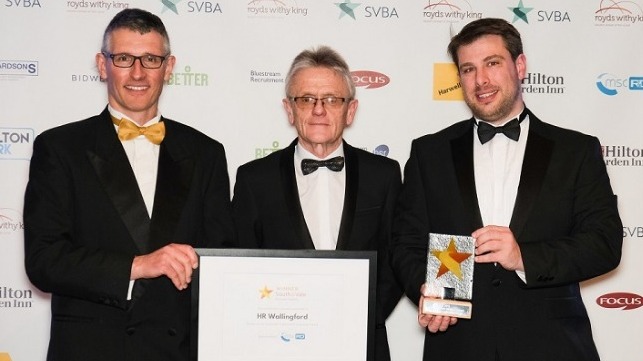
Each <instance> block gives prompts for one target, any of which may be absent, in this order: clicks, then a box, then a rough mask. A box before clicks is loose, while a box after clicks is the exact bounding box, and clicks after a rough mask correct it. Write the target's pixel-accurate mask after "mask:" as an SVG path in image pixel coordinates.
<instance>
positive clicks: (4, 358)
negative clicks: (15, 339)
mask: <svg viewBox="0 0 643 361" xmlns="http://www.w3.org/2000/svg"><path fill="white" fill-rule="evenodd" d="M0 361H11V356H10V355H9V353H7V352H0Z"/></svg>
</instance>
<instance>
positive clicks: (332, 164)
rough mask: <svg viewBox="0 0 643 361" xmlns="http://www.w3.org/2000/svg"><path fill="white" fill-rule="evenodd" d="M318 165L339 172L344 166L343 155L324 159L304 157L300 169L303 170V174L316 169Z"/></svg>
mask: <svg viewBox="0 0 643 361" xmlns="http://www.w3.org/2000/svg"><path fill="white" fill-rule="evenodd" d="M319 167H326V168H328V169H330V170H332V171H334V172H339V171H340V170H342V169H343V168H344V157H335V158H330V159H326V160H315V159H304V160H302V161H301V171H302V172H304V175H308V174H310V173H312V172H314V171H316V170H317V169H318V168H319Z"/></svg>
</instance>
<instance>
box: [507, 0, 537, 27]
mask: <svg viewBox="0 0 643 361" xmlns="http://www.w3.org/2000/svg"><path fill="white" fill-rule="evenodd" d="M508 9H509V10H510V11H511V13H512V14H513V15H514V17H513V20H512V21H511V22H512V23H515V22H516V21H518V20H522V21H524V22H526V23H527V24H529V19H528V18H527V14H529V12H530V11H532V10H533V9H534V8H528V7H525V5H523V3H522V0H520V1H519V2H518V5H516V6H515V7H509V8H508Z"/></svg>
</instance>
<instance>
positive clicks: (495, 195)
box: [391, 19, 622, 361]
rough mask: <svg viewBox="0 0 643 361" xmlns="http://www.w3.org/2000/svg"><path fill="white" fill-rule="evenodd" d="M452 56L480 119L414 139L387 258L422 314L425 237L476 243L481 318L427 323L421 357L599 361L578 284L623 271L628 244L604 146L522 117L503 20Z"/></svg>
mask: <svg viewBox="0 0 643 361" xmlns="http://www.w3.org/2000/svg"><path fill="white" fill-rule="evenodd" d="M449 53H450V54H451V56H452V58H453V60H454V62H455V63H456V65H457V67H458V70H459V76H460V81H461V85H462V90H463V93H464V98H465V101H466V103H467V105H468V106H469V108H470V109H471V111H472V113H473V118H471V119H468V120H465V121H462V122H459V123H456V124H454V125H452V126H450V127H448V128H446V129H444V130H442V131H440V132H438V133H435V134H430V135H426V136H424V137H421V138H419V139H416V140H414V141H413V144H412V147H411V155H410V158H409V160H408V162H407V164H406V166H405V169H404V187H403V189H402V192H401V194H400V200H399V203H398V207H397V213H396V220H395V222H394V224H395V225H394V235H393V238H394V241H393V243H394V249H393V251H392V256H391V259H392V265H393V268H394V270H395V272H396V275H397V276H398V278H399V280H400V281H401V282H402V283H403V287H404V289H405V291H406V294H407V295H408V297H409V298H410V299H411V300H413V301H415V302H419V306H420V310H421V309H422V308H421V304H422V301H423V300H424V297H423V296H422V294H421V285H422V284H423V283H424V281H425V269H426V261H427V240H428V234H429V233H430V232H431V233H442V234H453V235H471V236H473V237H474V238H475V239H476V244H475V246H476V251H475V258H474V260H475V266H474V286H473V299H472V304H473V308H472V317H471V319H470V320H468V319H460V320H457V319H455V318H451V317H447V316H437V315H430V314H422V313H421V312H420V313H419V316H418V319H419V323H420V325H422V326H423V327H426V328H427V330H428V332H426V336H425V342H424V359H425V360H455V361H459V360H463V361H464V360H467V361H468V360H476V361H496V360H502V361H507V360H508V361H516V360H520V361H543V360H556V361H563V360H567V361H595V360H598V359H599V356H598V352H597V350H596V346H595V345H594V341H593V339H592V331H591V326H590V321H589V319H588V316H587V311H586V309H585V306H584V304H583V301H582V298H581V294H580V289H579V282H581V281H583V280H587V279H589V278H592V277H596V276H598V275H601V274H604V273H606V272H608V271H610V270H612V269H614V268H615V267H616V266H617V265H618V264H619V262H620V257H621V245H622V224H621V220H620V217H619V214H618V210H617V204H616V196H615V195H614V194H613V192H612V188H611V185H610V180H609V177H608V175H607V171H606V167H605V163H604V162H603V159H602V156H601V147H600V144H599V141H598V139H597V138H595V137H592V136H588V135H584V134H581V133H579V132H575V131H572V130H567V129H562V128H558V127H555V126H553V125H549V124H547V123H544V122H542V121H541V120H540V119H538V118H537V117H536V116H535V115H534V114H533V113H532V112H531V111H529V109H527V108H526V107H525V104H524V103H523V99H522V95H521V80H522V79H523V78H524V77H525V74H526V67H527V64H526V57H525V55H524V54H523V51H522V42H521V38H520V34H519V33H518V31H517V30H516V29H515V28H514V27H513V26H512V25H511V24H509V23H507V22H506V21H505V20H501V19H481V20H477V21H474V22H472V23H470V24H468V25H466V26H465V27H464V28H463V29H462V31H461V32H460V33H459V34H458V35H456V36H455V37H454V38H453V39H452V40H451V43H450V45H449ZM512 119H515V120H512ZM476 133H478V134H476ZM494 135H495V136H494Z"/></svg>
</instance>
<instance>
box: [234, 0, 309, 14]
mask: <svg viewBox="0 0 643 361" xmlns="http://www.w3.org/2000/svg"><path fill="white" fill-rule="evenodd" d="M246 11H247V13H248V16H249V17H270V18H274V17H280V18H285V17H286V16H307V15H308V8H305V7H301V6H299V5H298V4H297V1H294V0H252V1H250V2H249V3H248V7H247V9H246Z"/></svg>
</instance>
